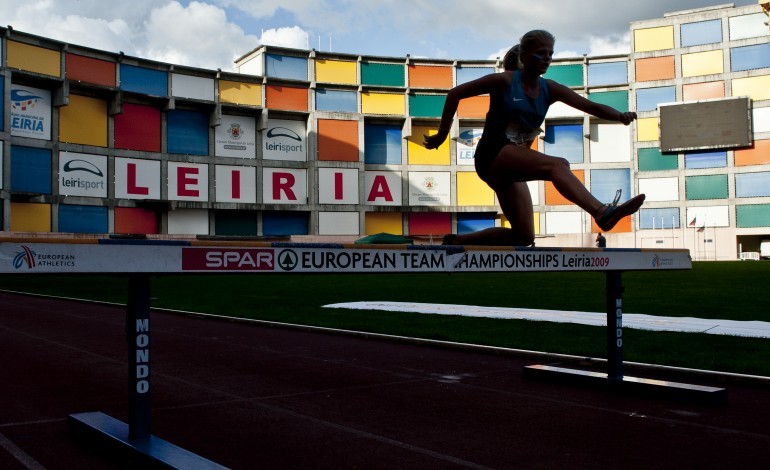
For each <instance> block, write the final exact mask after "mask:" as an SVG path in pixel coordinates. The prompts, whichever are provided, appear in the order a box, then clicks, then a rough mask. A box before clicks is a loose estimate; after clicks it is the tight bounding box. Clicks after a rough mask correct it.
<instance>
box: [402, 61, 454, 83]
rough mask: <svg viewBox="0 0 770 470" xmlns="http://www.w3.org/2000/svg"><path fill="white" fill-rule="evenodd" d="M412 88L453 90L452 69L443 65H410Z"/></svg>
mask: <svg viewBox="0 0 770 470" xmlns="http://www.w3.org/2000/svg"><path fill="white" fill-rule="evenodd" d="M408 69H409V86H410V87H412V88H452V67H447V66H442V65H409V66H408Z"/></svg>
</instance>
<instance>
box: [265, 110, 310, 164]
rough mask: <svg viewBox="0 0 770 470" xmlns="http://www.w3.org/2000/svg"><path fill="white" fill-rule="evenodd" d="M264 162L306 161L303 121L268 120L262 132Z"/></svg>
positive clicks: (305, 130) (305, 131)
mask: <svg viewBox="0 0 770 470" xmlns="http://www.w3.org/2000/svg"><path fill="white" fill-rule="evenodd" d="M262 158H263V159H265V160H285V161H297V162H304V161H307V126H306V124H305V122H304V121H289V120H282V119H268V125H267V128H266V129H265V130H263V131H262Z"/></svg>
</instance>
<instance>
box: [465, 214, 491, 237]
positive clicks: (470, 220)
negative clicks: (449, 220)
mask: <svg viewBox="0 0 770 470" xmlns="http://www.w3.org/2000/svg"><path fill="white" fill-rule="evenodd" d="M494 226H495V214H491V213H483V212H479V213H474V212H461V213H459V214H457V233H458V234H463V233H471V232H476V231H478V230H484V229H485V228H490V227H494Z"/></svg>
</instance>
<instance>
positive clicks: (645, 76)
mask: <svg viewBox="0 0 770 470" xmlns="http://www.w3.org/2000/svg"><path fill="white" fill-rule="evenodd" d="M675 76H676V75H675V71H674V56H672V55H667V56H663V57H650V58H649V59H639V60H637V61H636V81H637V82H648V81H650V80H668V79H671V78H675Z"/></svg>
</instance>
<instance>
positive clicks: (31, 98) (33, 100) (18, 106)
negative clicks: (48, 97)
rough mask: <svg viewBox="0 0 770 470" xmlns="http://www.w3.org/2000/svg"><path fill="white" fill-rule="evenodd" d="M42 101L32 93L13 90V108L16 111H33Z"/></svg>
mask: <svg viewBox="0 0 770 470" xmlns="http://www.w3.org/2000/svg"><path fill="white" fill-rule="evenodd" d="M42 99H43V97H42V96H38V95H36V94H34V93H32V92H31V91H27V90H13V89H12V90H11V108H13V109H14V110H16V111H31V110H33V109H35V106H36V105H37V104H38V103H39V102H40V100H42Z"/></svg>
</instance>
